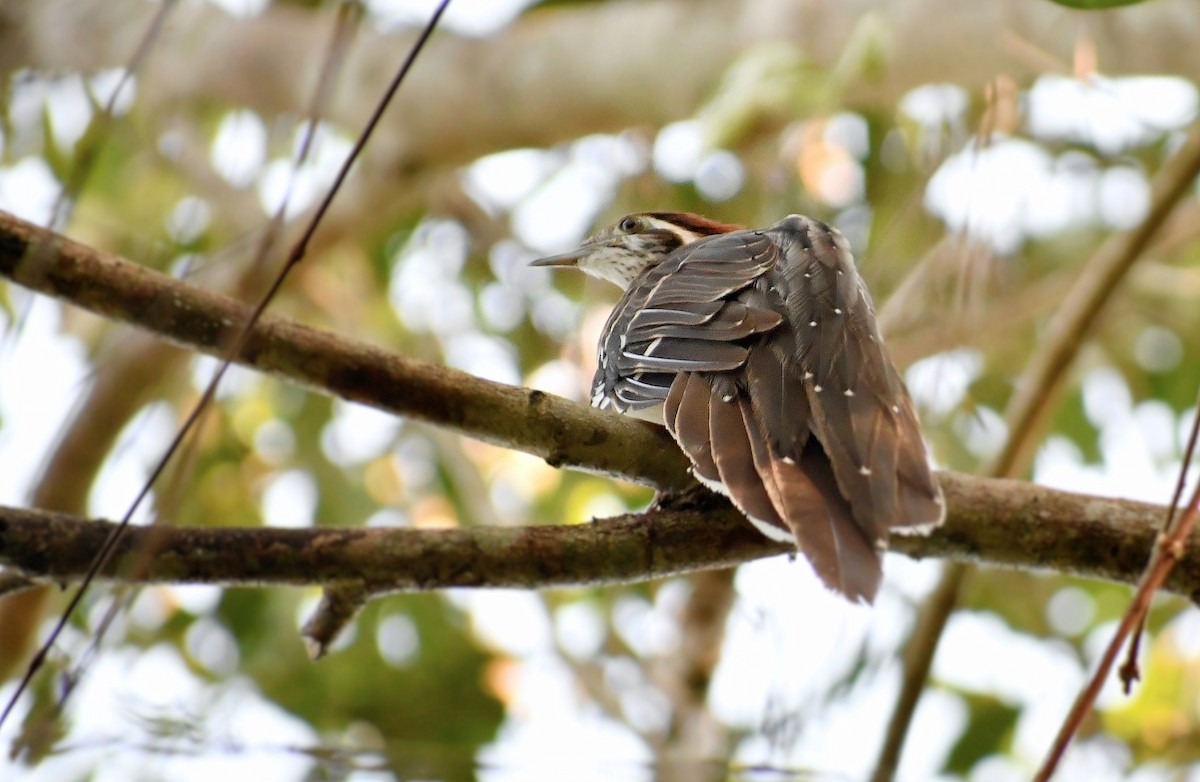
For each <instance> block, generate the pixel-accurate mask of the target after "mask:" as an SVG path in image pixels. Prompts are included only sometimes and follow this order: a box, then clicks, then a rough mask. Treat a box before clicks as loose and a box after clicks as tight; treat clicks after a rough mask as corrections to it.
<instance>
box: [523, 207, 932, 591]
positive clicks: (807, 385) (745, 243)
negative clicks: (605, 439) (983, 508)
mask: <svg viewBox="0 0 1200 782" xmlns="http://www.w3.org/2000/svg"><path fill="white" fill-rule="evenodd" d="M533 265H535V266H571V267H576V268H579V269H582V270H583V271H584V272H587V273H588V274H591V275H593V276H596V277H600V278H602V279H605V280H608V281H610V282H613V283H616V284H617V285H618V286H620V287H621V288H622V289H623V290H624V291H625V295H624V296H622V297H621V300H620V301H619V302H618V303H617V305H616V307H615V308H614V309H613V311H612V314H611V315H610V316H609V318H608V322H607V324H605V327H604V332H603V333H602V334H601V336H600V347H599V367H598V368H597V370H596V375H595V379H594V381H593V396H592V404H593V405H594V406H596V407H599V408H602V409H612V410H616V411H617V412H620V413H625V414H629V415H636V416H638V417H641V418H647V419H649V420H651V421H654V422H656V423H661V424H664V425H665V426H666V427H667V429H668V430H669V431H670V433H671V435H672V436H673V437H674V438H675V440H676V441H677V442H678V443H679V445H680V447H681V448H682V449H683V451H684V453H685V454H687V456H688V458H689V459H690V460H691V462H692V468H693V469H692V471H693V473H694V474H695V476H696V477H697V478H698V479H699V480H700V481H701V482H702V483H703V484H704V485H706V486H708V487H709V488H711V489H714V490H716V491H719V492H721V493H722V494H725V495H727V496H728V497H729V498H730V500H732V501H733V503H734V505H736V506H737V507H738V509H739V510H741V511H742V512H743V513H744V514H745V515H746V517H747V518H748V519H749V520H750V521H751V522H752V523H753V524H754V526H755V527H757V528H758V529H759V530H760V531H761V532H762V533H763V534H765V535H766V536H767V537H769V538H771V539H772V540H779V541H785V542H794V543H795V545H796V546H797V547H798V548H799V549H800V550H801V551H802V552H803V553H804V555H805V556H806V557H807V558H808V560H809V561H810V562H811V563H812V565H813V568H814V570H815V571H816V573H817V575H818V576H819V577H820V578H821V580H822V581H823V582H824V583H825V585H826V586H828V587H829V588H830V589H833V590H835V591H837V592H840V593H841V594H843V595H845V596H846V597H847V598H848V599H850V600H852V601H866V602H871V601H872V600H873V599H874V597H875V594H876V592H877V591H878V589H879V582H880V579H881V578H882V569H881V567H880V560H881V558H882V554H883V551H884V550H885V549H886V548H887V543H888V534H889V532H890V531H892V530H896V531H897V532H909V533H927V532H928V531H929V530H931V529H932V528H933V527H934V526H936V525H938V524H940V523H941V522H942V519H943V517H944V516H945V503H944V500H943V498H942V493H941V489H940V488H939V486H938V484H937V481H936V480H935V479H934V477H933V473H932V471H931V469H930V466H929V462H928V459H927V457H926V454H925V445H924V443H923V441H922V439H921V430H920V425H919V424H918V422H917V416H916V412H915V411H914V409H913V404H912V400H911V399H910V398H909V396H908V391H907V390H906V389H905V387H904V383H903V381H902V380H901V379H900V375H899V374H898V373H897V371H896V368H895V366H893V364H892V361H891V359H890V358H889V357H888V354H887V350H886V348H885V347H884V345H883V342H882V340H881V339H880V336H879V329H878V327H877V326H876V325H875V313H874V309H873V307H872V304H871V298H870V296H869V295H868V294H867V290H866V287H865V286H864V284H863V281H862V278H861V277H859V275H858V270H857V269H856V267H855V265H854V259H853V257H852V256H851V254H850V249H849V246H848V244H847V242H846V240H845V238H844V237H843V236H842V234H841V233H840V232H839V231H838V230H837V229H835V228H831V227H830V226H828V225H826V224H824V223H822V222H820V221H818V220H813V219H811V218H808V217H802V216H800V215H791V216H789V217H787V218H784V219H783V220H781V221H779V222H778V223H776V224H775V225H773V226H771V227H770V228H763V229H760V230H743V229H741V228H740V226H735V225H727V224H724V223H719V222H715V221H713V220H709V219H707V218H704V217H700V216H699V215H694V214H688V213H683V212H643V213H639V214H631V215H628V216H626V217H624V218H622V219H621V220H620V222H618V223H617V224H616V225H615V226H612V227H610V228H608V229H605V230H603V231H600V232H599V233H597V234H596V235H594V236H592V237H591V238H589V239H588V240H587V241H586V242H585V243H584V244H583V245H581V246H580V247H579V248H577V249H575V250H572V251H571V252H568V253H564V254H562V255H555V256H552V257H549V258H542V259H540V260H537V261H534V264H533Z"/></svg>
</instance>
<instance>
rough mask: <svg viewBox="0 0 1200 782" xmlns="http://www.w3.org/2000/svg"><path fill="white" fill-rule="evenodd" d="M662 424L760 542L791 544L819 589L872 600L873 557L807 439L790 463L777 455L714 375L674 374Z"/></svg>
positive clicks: (742, 402)
mask: <svg viewBox="0 0 1200 782" xmlns="http://www.w3.org/2000/svg"><path fill="white" fill-rule="evenodd" d="M665 421H666V424H667V428H668V430H670V432H671V434H672V436H674V437H675V439H676V440H677V441H678V442H679V444H680V446H681V447H682V448H683V451H684V453H686V454H687V455H688V457H689V458H690V459H691V461H692V464H693V471H694V472H695V474H696V477H697V478H699V479H700V480H701V481H702V482H703V483H704V484H706V485H708V486H709V487H711V488H714V489H717V490H719V491H721V492H723V493H724V494H726V495H728V496H729V498H730V499H731V500H732V501H733V503H734V505H736V506H737V507H738V509H739V510H741V511H742V512H743V513H745V514H746V516H747V518H748V519H750V521H751V522H752V523H753V524H754V525H755V526H756V527H757V528H758V529H759V530H761V531H762V532H763V533H764V534H765V535H767V536H768V537H770V538H772V539H775V540H794V541H795V542H796V544H797V546H798V547H799V548H800V550H801V551H802V552H803V553H804V555H805V556H806V557H807V558H808V560H809V562H811V563H812V566H813V569H814V570H815V571H816V573H817V575H818V576H819V577H820V578H821V580H822V581H823V582H824V583H825V585H826V586H827V587H829V588H830V589H833V590H835V591H837V592H840V593H842V594H843V595H845V596H846V597H847V598H849V599H851V600H855V601H859V600H862V601H866V602H868V603H869V602H871V601H872V600H873V599H874V597H875V594H876V592H878V590H879V583H880V580H881V578H882V569H881V566H880V552H879V551H878V550H876V549H875V547H874V546H873V545H872V544H871V543H870V541H869V540H868V539H867V536H866V534H865V533H864V532H863V530H862V529H861V528H860V527H859V525H858V524H856V523H855V521H854V517H853V514H852V512H851V508H850V504H849V503H848V502H847V501H846V500H845V499H844V498H843V497H842V496H841V494H840V492H839V491H838V485H837V481H836V479H835V478H834V475H833V470H832V468H831V467H830V465H829V461H828V459H827V457H826V456H825V454H824V452H823V451H822V450H821V447H820V445H819V444H818V443H817V442H816V440H815V439H810V440H809V441H808V442H807V444H806V445H804V446H803V447H802V449H801V453H800V457H799V458H798V459H795V460H790V459H786V458H783V457H782V456H780V455H778V454H777V453H776V452H775V450H776V449H775V448H774V447H772V445H771V444H770V443H769V442H768V440H767V438H766V436H765V435H764V434H763V432H762V426H761V423H760V422H759V421H758V420H757V418H756V416H755V414H754V411H753V408H752V406H751V403H750V399H749V398H748V396H747V395H746V394H745V392H739V391H738V389H736V388H735V387H734V386H733V384H732V383H731V382H730V381H729V380H728V379H727V376H722V375H720V374H706V375H700V374H695V373H684V374H681V375H679V376H678V377H677V378H676V379H675V382H674V383H673V384H672V386H671V391H670V393H669V395H668V397H667V401H666V408H665Z"/></svg>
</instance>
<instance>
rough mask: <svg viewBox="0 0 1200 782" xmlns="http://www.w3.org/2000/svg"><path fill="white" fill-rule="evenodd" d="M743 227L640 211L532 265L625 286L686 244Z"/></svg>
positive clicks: (682, 214) (684, 214) (686, 215)
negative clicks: (573, 271)
mask: <svg viewBox="0 0 1200 782" xmlns="http://www.w3.org/2000/svg"><path fill="white" fill-rule="evenodd" d="M740 228H741V226H739V225H730V224H728V223H718V222H717V221H716V220H709V219H708V218H707V217H701V216H700V215H695V214H691V213H690V212H637V213H635V214H631V215H626V216H625V217H622V218H621V219H620V220H619V221H618V222H617V223H616V225H612V226H609V227H608V228H605V229H604V230H602V231H599V232H598V233H596V234H593V235H592V236H590V237H588V239H587V241H585V242H584V243H583V244H581V245H580V246H579V247H577V248H575V249H574V250H571V251H570V252H565V253H562V254H561V255H551V256H550V257H548V258H539V259H538V260H536V261H534V262H533V263H532V264H530V265H531V266H571V267H575V268H577V269H580V270H582V271H584V272H586V273H588V274H590V275H592V276H593V277H599V278H600V279H602V280H608V281H609V282H612V283H615V284H616V285H618V286H620V288H621V289H622V290H625V289H626V288H628V287H629V285H630V283H632V282H633V281H634V279H635V278H636V277H637V276H638V275H639V274H641V273H642V272H643V271H645V270H646V269H647V268H649V267H651V266H654V265H655V264H658V263H661V262H662V260H663V259H664V258H666V257H667V256H668V255H670V254H671V252H673V251H674V250H676V249H678V248H680V247H683V246H684V245H685V244H690V243H691V242H694V241H696V240H697V239H703V238H704V237H706V236H713V235H714V234H722V233H728V232H730V231H737V230H739V229H740Z"/></svg>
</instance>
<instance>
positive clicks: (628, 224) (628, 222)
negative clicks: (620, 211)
mask: <svg viewBox="0 0 1200 782" xmlns="http://www.w3.org/2000/svg"><path fill="white" fill-rule="evenodd" d="M639 227H641V226H640V223H638V220H637V218H636V217H626V218H625V219H624V220H622V221H621V222H620V224H619V225H617V228H619V229H621V230H622V231H624V232H625V233H628V234H631V233H633V232H634V231H636V230H637V229H638V228H639Z"/></svg>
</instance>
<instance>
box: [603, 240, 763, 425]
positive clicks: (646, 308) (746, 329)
mask: <svg viewBox="0 0 1200 782" xmlns="http://www.w3.org/2000/svg"><path fill="white" fill-rule="evenodd" d="M777 257H778V247H777V246H776V245H775V244H774V243H773V242H771V241H769V240H768V239H767V238H766V237H764V236H763V235H762V234H761V233H759V232H755V231H737V232H734V233H728V234H720V235H717V236H713V237H711V238H707V239H703V240H700V241H697V242H693V243H692V244H689V245H686V246H685V247H682V248H680V249H678V250H676V251H675V252H673V253H671V255H669V256H668V257H667V258H666V260H664V261H663V262H662V263H660V264H658V265H656V266H653V267H651V268H650V269H648V270H647V271H646V272H645V273H643V275H642V276H641V277H639V278H638V279H637V280H634V282H633V284H632V285H630V287H629V290H628V291H627V292H626V294H625V296H624V297H622V299H621V300H620V301H619V302H618V303H617V306H616V307H615V308H614V309H613V311H612V314H611V315H609V318H608V323H607V324H606V325H605V328H604V335H605V336H604V337H603V338H602V340H601V344H600V350H599V367H598V368H597V370H596V376H595V379H594V381H593V389H592V391H593V396H592V401H593V404H595V405H597V406H598V407H610V406H611V407H613V408H615V409H616V410H619V411H621V412H627V411H630V410H638V409H642V408H646V407H650V406H652V405H657V404H661V403H662V402H663V401H664V400H665V399H666V397H667V393H668V392H669V391H670V388H671V383H672V382H673V381H674V379H675V376H676V375H677V374H678V373H680V372H721V371H728V370H732V369H736V368H737V367H739V366H741V365H742V364H743V363H744V362H745V360H746V353H747V347H746V345H745V344H744V341H745V339H746V338H747V337H749V336H751V335H753V334H757V333H761V332H765V331H769V330H771V329H773V328H775V327H777V326H778V325H779V324H780V323H782V322H783V317H782V316H781V315H780V314H779V313H778V312H775V311H772V310H770V309H765V308H762V307H757V306H754V305H753V304H752V303H747V302H743V301H738V300H736V298H735V296H736V294H738V293H739V292H740V291H742V290H744V289H745V288H747V286H750V285H752V284H753V283H754V282H755V281H756V280H757V279H758V278H760V277H761V276H762V275H763V273H764V272H765V271H766V270H767V269H769V268H771V267H772V266H773V265H774V264H775V262H776V259H777Z"/></svg>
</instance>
